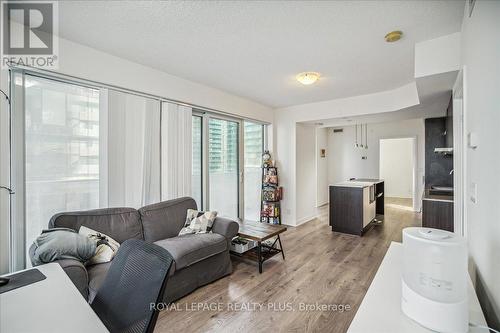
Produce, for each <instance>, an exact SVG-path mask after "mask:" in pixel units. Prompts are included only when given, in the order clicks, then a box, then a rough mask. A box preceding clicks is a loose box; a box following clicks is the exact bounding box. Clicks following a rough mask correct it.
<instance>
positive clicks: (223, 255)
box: [49, 197, 238, 303]
mask: <svg viewBox="0 0 500 333" xmlns="http://www.w3.org/2000/svg"><path fill="white" fill-rule="evenodd" d="M188 209H196V202H195V201H194V200H193V199H192V198H188V197H184V198H179V199H174V200H169V201H164V202H160V203H157V204H153V205H149V206H145V207H142V208H140V209H139V210H136V209H134V208H106V209H96V210H89V211H81V212H69V213H60V214H57V215H54V216H53V217H52V218H51V220H50V222H49V228H55V227H66V228H71V229H74V230H78V229H79V228H80V226H82V225H84V226H86V227H88V228H91V229H94V230H97V231H100V232H102V233H104V234H107V235H108V236H110V237H112V238H113V239H115V240H116V241H118V242H120V243H121V242H123V241H125V240H127V239H130V238H137V239H142V240H145V241H146V242H151V243H155V244H157V245H159V246H162V247H164V248H165V249H167V250H168V251H169V252H170V253H171V254H172V256H173V258H174V263H173V264H172V267H171V269H170V277H169V281H168V285H167V289H166V292H165V297H164V302H172V301H175V300H177V299H179V298H181V297H183V296H185V295H187V294H189V293H190V292H192V291H193V290H195V289H196V288H198V287H200V286H203V285H205V284H207V283H210V282H212V281H215V280H217V279H219V278H221V277H223V276H225V275H228V274H230V273H231V272H232V266H231V260H230V257H229V245H230V242H231V239H232V238H233V237H234V236H236V234H237V233H238V223H237V222H235V221H232V220H229V219H226V218H222V217H217V218H216V219H215V222H214V225H213V229H212V231H213V232H212V233H208V234H194V235H183V236H177V235H178V233H179V231H180V230H181V228H182V227H183V226H184V223H185V220H186V212H187V210H188ZM58 262H59V264H60V265H61V266H62V267H63V269H64V270H65V271H66V273H67V274H68V276H69V277H70V278H71V280H72V281H73V283H74V284H75V286H76V287H77V288H78V290H79V291H80V292H81V293H82V295H83V296H84V297H85V298H86V299H88V301H89V302H90V303H91V302H92V300H93V298H94V297H95V294H96V292H97V290H98V289H99V287H100V285H101V284H102V282H103V281H104V277H105V276H106V273H107V271H108V269H109V266H110V264H111V263H104V264H97V265H92V266H88V267H85V266H84V265H83V264H82V263H81V262H79V261H76V260H71V259H65V260H59V261H58Z"/></svg>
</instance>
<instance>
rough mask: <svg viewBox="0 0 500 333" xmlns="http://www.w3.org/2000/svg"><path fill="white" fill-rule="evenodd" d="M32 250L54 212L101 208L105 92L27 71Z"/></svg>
mask: <svg viewBox="0 0 500 333" xmlns="http://www.w3.org/2000/svg"><path fill="white" fill-rule="evenodd" d="M24 87H25V90H24V91H25V128H24V134H25V138H24V140H25V184H26V185H25V186H26V187H25V204H24V206H25V214H26V215H25V221H26V223H25V233H26V234H25V235H26V236H25V237H26V242H25V244H26V251H27V249H28V248H29V246H30V245H31V244H32V242H33V240H34V239H35V238H36V237H37V236H38V235H39V234H40V232H41V231H42V229H46V228H47V225H48V222H49V219H50V217H51V216H52V215H53V214H56V213H59V212H64V211H75V210H83V209H90V208H98V207H99V178H100V169H99V156H100V154H99V153H100V152H99V141H100V137H99V126H100V119H99V91H98V90H96V89H91V88H87V87H83V86H78V85H73V84H67V83H61V82H58V81H53V80H47V79H43V78H39V77H34V76H29V75H26V76H25V82H24Z"/></svg>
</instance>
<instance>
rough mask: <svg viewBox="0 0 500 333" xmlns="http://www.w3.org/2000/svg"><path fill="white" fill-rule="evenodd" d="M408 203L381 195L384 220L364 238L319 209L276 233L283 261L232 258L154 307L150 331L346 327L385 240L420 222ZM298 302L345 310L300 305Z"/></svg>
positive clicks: (329, 329) (331, 329)
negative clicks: (225, 268) (219, 274)
mask: <svg viewBox="0 0 500 333" xmlns="http://www.w3.org/2000/svg"><path fill="white" fill-rule="evenodd" d="M408 206H411V202H409V201H408V200H401V199H392V198H386V208H385V209H386V211H385V213H386V214H385V222H384V223H383V224H382V225H378V226H375V227H373V228H372V229H371V230H369V231H368V232H367V233H366V234H365V235H364V236H363V237H357V236H351V235H346V234H340V233H335V232H332V231H331V229H330V227H329V226H328V216H327V214H328V209H327V207H324V208H321V210H320V211H321V216H320V217H319V218H317V219H315V220H313V221H310V222H307V223H305V224H303V225H300V226H298V227H296V228H289V230H288V231H286V232H285V233H284V234H282V238H281V239H282V241H283V246H284V248H285V256H286V260H285V261H283V260H282V259H281V256H275V257H274V258H273V259H270V260H269V261H266V262H265V263H264V272H263V273H262V274H259V272H258V269H257V266H256V265H255V264H254V263H249V262H246V261H240V260H239V259H237V258H234V259H233V268H234V272H233V274H231V275H230V276H228V277H225V278H222V279H220V280H218V281H216V282H214V283H212V284H209V285H207V286H205V287H203V288H200V289H198V290H196V291H195V292H193V293H192V294H190V295H188V296H186V297H184V298H182V299H181V300H179V301H177V302H176V303H175V305H176V307H177V308H176V309H175V310H174V309H171V310H165V311H163V312H161V313H160V315H159V318H158V322H157V324H156V329H155V332H264V331H265V332H276V331H279V332H345V331H346V330H347V328H348V327H349V324H350V322H351V321H352V318H353V317H354V315H355V313H356V310H357V308H358V307H359V304H360V303H361V300H362V299H363V296H364V294H365V293H366V290H367V288H368V286H369V285H370V282H371V281H372V279H373V276H374V275H375V272H376V271H377V268H378V266H379V264H380V262H381V261H382V258H383V257H384V254H385V252H386V250H387V248H388V247H389V244H390V242H391V241H401V230H402V229H403V228H404V227H407V226H419V225H421V218H420V214H418V213H414V212H412V211H411V210H409V209H407V207H408ZM167 288H168V286H167ZM301 303H302V304H309V306H313V305H314V304H316V303H317V304H318V305H328V304H330V305H337V304H343V305H349V306H350V307H351V309H350V310H348V311H347V310H346V311H343V312H342V311H333V310H332V308H330V311H328V310H326V311H321V309H308V310H307V311H301V310H303V309H301V308H300V304H301ZM259 305H262V308H261V309H259ZM209 306H212V307H214V308H212V309H205V310H203V309H200V310H196V308H197V307H209ZM238 306H239V307H242V306H247V310H246V311H238V310H240V309H239V308H237V307H238ZM216 307H220V308H216ZM290 310H291V311H290Z"/></svg>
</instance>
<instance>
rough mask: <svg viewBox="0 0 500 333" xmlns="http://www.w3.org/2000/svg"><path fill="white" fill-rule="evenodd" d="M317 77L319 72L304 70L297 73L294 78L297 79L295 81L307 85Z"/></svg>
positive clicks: (316, 79)
mask: <svg viewBox="0 0 500 333" xmlns="http://www.w3.org/2000/svg"><path fill="white" fill-rule="evenodd" d="M319 77H320V74H319V73H317V72H304V73H300V74H297V76H296V77H295V78H296V79H297V81H299V82H300V83H302V84H303V85H306V86H307V85H310V84H313V83H314V82H316V81H318V79H319Z"/></svg>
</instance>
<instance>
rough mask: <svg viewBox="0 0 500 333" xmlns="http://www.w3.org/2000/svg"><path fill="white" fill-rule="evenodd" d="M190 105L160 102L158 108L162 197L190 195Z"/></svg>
mask: <svg viewBox="0 0 500 333" xmlns="http://www.w3.org/2000/svg"><path fill="white" fill-rule="evenodd" d="M192 113H193V112H192V109H191V108H190V107H187V106H183V105H177V104H173V103H168V102H163V103H162V108H161V200H169V199H175V198H179V197H182V196H190V195H191V177H192V175H191V169H192V165H191V159H192V144H191V140H192V137H191V133H192V127H191V126H192Z"/></svg>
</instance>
